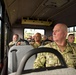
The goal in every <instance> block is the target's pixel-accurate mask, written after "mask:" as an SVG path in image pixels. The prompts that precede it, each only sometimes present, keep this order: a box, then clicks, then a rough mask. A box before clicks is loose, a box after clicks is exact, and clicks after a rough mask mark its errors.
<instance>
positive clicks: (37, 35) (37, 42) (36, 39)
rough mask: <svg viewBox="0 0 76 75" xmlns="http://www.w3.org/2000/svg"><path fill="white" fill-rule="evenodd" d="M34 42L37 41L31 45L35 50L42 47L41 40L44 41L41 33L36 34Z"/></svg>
mask: <svg viewBox="0 0 76 75" xmlns="http://www.w3.org/2000/svg"><path fill="white" fill-rule="evenodd" d="M34 40H35V42H33V43H30V44H31V45H32V46H33V47H34V48H38V47H39V46H40V45H41V40H42V38H41V34H40V33H36V34H35V35H34Z"/></svg>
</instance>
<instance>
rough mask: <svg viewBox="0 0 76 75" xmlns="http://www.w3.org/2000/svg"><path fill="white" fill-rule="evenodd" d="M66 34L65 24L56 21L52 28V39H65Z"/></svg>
mask: <svg viewBox="0 0 76 75" xmlns="http://www.w3.org/2000/svg"><path fill="white" fill-rule="evenodd" d="M66 36H67V26H66V25H65V24H63V23H58V24H56V25H55V26H54V29H53V39H54V41H58V40H59V41H62V40H65V39H66Z"/></svg>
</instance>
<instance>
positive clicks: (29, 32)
mask: <svg viewBox="0 0 76 75" xmlns="http://www.w3.org/2000/svg"><path fill="white" fill-rule="evenodd" d="M36 33H41V35H44V29H27V28H25V29H24V39H27V38H29V37H30V36H33V35H34V34H36Z"/></svg>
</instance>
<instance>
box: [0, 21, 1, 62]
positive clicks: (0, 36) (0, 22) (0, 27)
mask: <svg viewBox="0 0 76 75" xmlns="http://www.w3.org/2000/svg"><path fill="white" fill-rule="evenodd" d="M0 62H1V20H0Z"/></svg>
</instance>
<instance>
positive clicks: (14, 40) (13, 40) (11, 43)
mask: <svg viewBox="0 0 76 75" xmlns="http://www.w3.org/2000/svg"><path fill="white" fill-rule="evenodd" d="M18 40H19V35H18V34H14V35H13V37H12V41H11V42H10V43H9V47H12V46H14V45H16V44H17V45H20V44H21V42H18Z"/></svg>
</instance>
